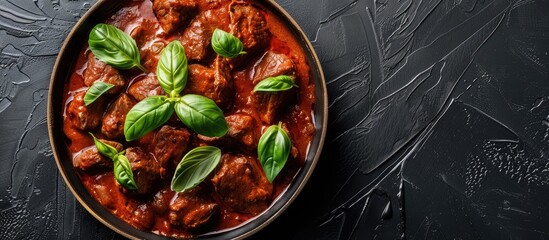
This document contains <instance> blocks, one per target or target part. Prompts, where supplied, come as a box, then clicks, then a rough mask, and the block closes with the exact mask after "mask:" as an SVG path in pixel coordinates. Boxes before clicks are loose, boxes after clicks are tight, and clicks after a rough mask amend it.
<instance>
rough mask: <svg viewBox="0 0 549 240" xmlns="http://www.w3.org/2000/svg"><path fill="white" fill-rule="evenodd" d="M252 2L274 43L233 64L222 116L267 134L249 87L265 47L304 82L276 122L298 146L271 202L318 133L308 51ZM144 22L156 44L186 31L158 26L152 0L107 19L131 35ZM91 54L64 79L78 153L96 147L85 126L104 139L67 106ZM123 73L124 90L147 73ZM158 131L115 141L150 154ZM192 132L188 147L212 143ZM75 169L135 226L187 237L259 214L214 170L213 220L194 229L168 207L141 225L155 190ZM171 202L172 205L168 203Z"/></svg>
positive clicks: (68, 131)
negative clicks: (235, 198) (237, 199)
mask: <svg viewBox="0 0 549 240" xmlns="http://www.w3.org/2000/svg"><path fill="white" fill-rule="evenodd" d="M230 3H231V2H230V1H219V2H215V1H214V2H211V1H206V0H204V1H198V11H199V12H203V11H207V10H210V9H228V8H229V4H230ZM253 6H254V7H256V8H258V9H260V11H261V13H262V14H263V15H264V17H265V19H266V22H267V26H268V28H269V31H270V32H271V37H270V42H269V45H268V46H267V47H266V48H265V49H263V50H262V51H261V52H260V53H257V54H255V55H254V56H252V57H250V58H247V59H246V63H244V64H238V65H239V66H236V67H235V66H232V70H231V76H232V83H233V86H234V99H233V102H232V106H231V107H228V108H227V109H228V110H224V114H225V116H229V115H232V114H241V113H242V114H247V115H249V116H252V117H253V118H254V119H255V122H256V123H257V125H256V128H257V129H256V130H257V131H258V132H260V133H261V132H263V131H264V130H265V129H266V128H267V127H269V126H270V125H271V124H270V123H265V122H264V121H262V120H261V117H260V113H259V112H258V110H257V102H256V100H255V98H254V97H253V93H252V89H253V86H254V85H253V83H252V80H253V76H254V74H255V71H256V64H257V62H258V61H260V59H261V57H262V56H263V55H264V53H265V52H267V51H272V52H274V53H278V54H284V55H286V56H288V57H289V58H290V59H291V60H292V62H293V66H294V67H295V77H296V84H297V85H298V86H299V88H297V90H295V92H294V93H295V97H294V98H293V99H292V100H291V101H290V102H289V103H290V104H289V105H287V106H283V107H284V108H285V109H284V110H283V111H282V113H281V114H280V115H279V116H278V118H277V121H276V122H278V121H281V122H282V123H283V124H284V126H285V127H286V128H287V130H289V135H290V138H291V140H292V144H293V146H294V148H293V149H292V154H291V155H290V158H289V159H288V162H287V163H286V166H285V167H284V169H283V170H282V172H281V173H280V175H279V176H278V177H277V178H276V179H275V181H274V182H273V194H272V199H271V204H272V201H274V200H275V199H277V197H278V196H279V195H280V194H281V193H282V192H283V191H284V190H285V189H286V188H287V187H288V185H289V184H290V183H291V181H292V179H293V177H294V176H295V175H296V173H297V172H298V171H299V169H300V168H301V167H302V165H303V163H304V161H305V159H306V153H307V150H308V146H309V144H310V142H311V139H312V138H313V135H314V130H315V127H314V125H313V122H312V121H313V120H312V112H313V108H314V104H315V92H314V89H315V86H314V83H313V80H312V79H311V77H310V69H309V66H308V64H307V61H306V58H305V55H304V51H303V49H301V47H300V45H299V43H298V41H297V40H296V39H295V38H294V36H293V35H292V33H291V32H290V31H289V30H288V29H287V28H286V26H284V24H283V23H282V22H281V21H280V20H279V19H278V18H277V17H276V16H274V15H273V14H272V13H271V12H269V11H268V10H266V9H264V8H262V7H261V6H260V5H257V4H253ZM221 11H223V10H221ZM144 21H150V22H153V23H155V24H153V26H154V28H153V29H148V30H147V31H146V32H148V33H153V35H154V36H153V37H152V38H154V39H155V40H153V41H152V42H155V41H158V42H170V41H172V40H180V38H181V34H182V32H183V31H184V28H185V27H183V28H182V29H179V30H176V31H174V32H173V33H171V34H166V33H165V32H164V31H163V29H162V28H160V25H158V24H156V23H157V21H158V20H157V18H156V16H155V13H154V12H153V10H152V3H151V2H150V1H149V0H145V1H127V2H125V3H124V5H123V7H122V8H121V9H120V10H118V11H117V12H116V13H115V14H114V15H113V17H112V18H110V19H106V20H105V22H106V23H109V24H113V25H115V26H117V27H118V28H120V29H122V30H123V31H125V32H126V33H128V34H132V32H133V31H134V30H135V29H136V27H138V26H140V25H142V24H143V22H144ZM223 24H224V25H226V28H227V29H228V28H229V24H230V22H223ZM186 27H187V26H186ZM150 42H151V41H149V43H150ZM153 45H154V44H153ZM153 45H151V46H148V47H149V48H154V47H155V46H153ZM138 47H140V48H141V47H142V46H139V44H138ZM89 53H90V51H89V49H88V48H87V45H85V46H83V48H82V49H81V50H80V56H79V58H78V59H77V61H76V63H75V64H74V70H73V73H72V76H71V78H70V81H69V82H67V83H66V84H65V95H64V99H65V102H66V104H65V116H64V129H63V130H64V133H65V135H66V144H67V147H68V149H69V151H70V152H71V153H72V154H73V156H77V155H78V154H79V153H81V151H82V150H83V149H86V148H88V147H90V146H92V145H93V140H92V138H91V137H90V135H89V134H88V132H92V133H94V134H95V135H96V136H98V137H99V138H105V137H104V136H103V135H102V134H101V130H100V127H97V128H95V129H93V130H90V131H83V130H80V129H78V128H76V127H75V126H74V125H73V123H72V121H71V120H70V119H69V117H67V114H66V111H67V106H68V105H69V104H70V102H71V101H72V99H73V96H74V95H75V94H77V93H80V92H82V91H86V89H87V86H86V85H85V84H84V74H83V73H84V71H85V69H86V68H87V66H88V58H87V56H88V54H89ZM213 55H214V54H211V55H210V56H209V57H207V58H206V59H205V60H202V61H193V60H189V64H200V65H203V66H207V67H212V66H213V65H214V59H215V56H213ZM142 58H147V56H143V54H142ZM236 61H238V60H236ZM142 62H143V64H144V65H145V67H146V68H148V70H149V71H150V72H151V73H150V74H149V75H151V74H152V73H154V72H155V70H156V69H155V66H156V64H157V60H155V59H154V58H148V59H142ZM235 65H236V64H235ZM120 73H121V74H122V76H123V77H124V78H125V79H126V81H127V85H126V90H125V92H126V93H127V91H128V89H129V87H130V86H131V85H132V84H133V83H135V82H138V81H139V80H142V79H143V78H145V77H146V76H147V74H145V73H143V72H141V71H139V70H137V69H132V70H128V71H122V70H121V71H120ZM116 98H117V96H112V97H109V99H108V101H109V102H110V103H112V102H113V101H114V100H115V99H116ZM169 124H170V125H173V126H177V127H182V128H184V126H183V125H182V123H181V122H179V120H178V119H177V118H176V117H173V118H172V120H170V121H169ZM274 124H276V123H274ZM157 132H158V129H157V130H155V131H153V132H151V133H149V134H147V135H146V136H144V137H143V138H141V139H139V140H137V141H134V142H126V141H124V140H122V139H112V140H115V141H118V142H120V143H122V144H123V146H124V148H125V149H126V148H128V147H140V148H142V149H145V150H146V151H148V152H152V149H151V147H150V145H151V144H150V143H151V141H152V138H153V137H154V134H156V133H157ZM190 132H191V140H190V146H191V148H190V149H192V148H193V147H197V146H203V145H208V143H207V142H205V141H203V140H201V139H200V138H198V137H197V136H196V133H194V132H192V131H190ZM220 148H221V149H222V152H223V153H224V154H225V153H234V154H243V155H246V156H251V157H253V158H255V159H257V150H256V149H255V148H254V149H246V148H235V147H234V146H232V145H228V146H220ZM75 171H76V172H77V173H78V175H79V176H80V179H81V180H82V182H83V183H84V185H85V186H86V188H87V189H88V192H89V193H90V194H91V195H92V196H93V197H94V198H96V199H97V200H98V202H99V203H100V204H102V205H103V206H105V207H106V208H107V209H109V211H111V212H112V213H113V214H114V215H116V216H117V217H119V218H120V219H122V220H124V221H126V222H128V223H130V224H131V225H133V226H134V227H136V228H139V229H143V230H145V231H152V232H154V233H157V234H161V235H167V236H181V237H184V236H192V235H200V234H204V233H208V232H212V231H220V230H224V229H228V228H232V227H236V226H238V225H240V224H241V223H243V222H246V221H247V220H249V219H251V218H253V217H254V216H257V215H258V214H260V213H257V214H251V213H243V212H239V211H236V210H234V209H232V208H231V207H230V206H227V205H226V204H224V203H223V201H222V200H221V199H220V196H219V194H218V193H217V192H216V191H215V190H214V187H213V186H212V184H211V183H210V179H211V176H210V177H208V178H207V179H206V180H205V181H204V182H203V183H202V184H201V185H200V187H201V188H202V189H204V191H205V192H207V194H208V195H209V197H211V198H212V199H214V201H215V202H216V203H218V204H219V206H220V210H219V215H218V216H216V217H215V218H214V219H213V220H212V221H210V222H209V223H208V224H207V225H206V226H203V227H201V228H200V229H192V230H190V229H187V228H184V227H182V226H177V225H173V224H171V223H170V221H169V216H168V215H169V211H165V212H163V213H156V212H155V213H154V219H153V220H154V224H153V225H152V227H150V228H149V227H143V226H140V224H136V223H135V221H132V220H131V219H132V218H135V217H136V214H137V215H138V211H136V209H139V208H140V207H144V208H151V207H152V204H153V201H154V195H155V194H154V193H152V194H149V195H145V196H135V195H132V194H129V193H127V191H126V190H125V189H122V187H120V186H119V185H118V184H117V182H116V180H115V178H114V176H113V172H112V169H110V170H94V171H81V170H79V169H76V168H75ZM215 171H216V170H214V173H213V174H215ZM172 174H173V169H171V170H170V171H169V177H168V178H166V179H161V180H160V181H159V182H158V183H157V184H156V187H155V190H154V192H163V193H164V196H165V198H166V199H173V198H174V196H175V193H174V192H172V191H171V190H170V180H171V176H172ZM105 194H107V195H108V196H109V197H108V200H102V198H101V197H100V195H105ZM166 204H169V202H168V203H166ZM137 217H139V216H137ZM137 222H139V221H137Z"/></svg>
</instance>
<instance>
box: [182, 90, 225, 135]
mask: <svg viewBox="0 0 549 240" xmlns="http://www.w3.org/2000/svg"><path fill="white" fill-rule="evenodd" d="M175 113H176V114H177V116H178V117H179V119H181V121H182V122H183V123H184V124H185V125H187V126H188V127H189V128H191V129H192V130H194V131H195V132H198V133H200V134H202V135H205V136H210V137H222V136H224V135H225V134H226V133H227V131H229V127H228V126H227V122H226V121H225V117H224V116H223V112H222V111H221V109H219V107H217V105H216V104H215V102H214V101H213V100H211V99H209V98H207V97H204V96H200V95H195V94H187V95H185V96H183V97H181V99H180V101H179V102H176V103H175Z"/></svg>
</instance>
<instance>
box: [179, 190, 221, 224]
mask: <svg viewBox="0 0 549 240" xmlns="http://www.w3.org/2000/svg"><path fill="white" fill-rule="evenodd" d="M218 213H219V205H218V204H217V203H215V202H214V201H213V200H212V199H210V198H208V197H207V196H206V194H205V193H204V191H203V189H202V188H201V186H200V185H199V186H197V187H195V188H193V189H190V190H187V191H185V192H180V193H176V195H175V196H174V198H173V199H172V201H171V204H170V215H169V218H170V223H171V224H173V225H176V226H183V227H185V228H187V229H196V228H199V227H201V226H204V225H205V224H206V223H208V222H210V221H211V220H213V218H214V216H215V215H217V214H218Z"/></svg>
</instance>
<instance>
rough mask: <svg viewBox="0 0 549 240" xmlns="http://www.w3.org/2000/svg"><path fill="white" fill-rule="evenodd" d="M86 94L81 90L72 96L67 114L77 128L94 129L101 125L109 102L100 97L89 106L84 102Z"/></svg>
mask: <svg viewBox="0 0 549 240" xmlns="http://www.w3.org/2000/svg"><path fill="white" fill-rule="evenodd" d="M84 95H86V92H79V93H77V94H75V95H74V96H73V97H72V101H71V102H70V103H69V106H68V107H67V113H66V114H67V117H68V118H69V119H70V120H71V123H72V125H74V127H76V128H77V129H80V130H92V129H94V128H96V127H97V126H99V123H100V122H101V116H103V111H104V110H105V108H106V106H107V104H106V103H107V102H106V101H105V99H104V98H102V97H100V98H99V99H97V100H96V101H95V102H93V103H91V104H90V105H89V106H86V104H84Z"/></svg>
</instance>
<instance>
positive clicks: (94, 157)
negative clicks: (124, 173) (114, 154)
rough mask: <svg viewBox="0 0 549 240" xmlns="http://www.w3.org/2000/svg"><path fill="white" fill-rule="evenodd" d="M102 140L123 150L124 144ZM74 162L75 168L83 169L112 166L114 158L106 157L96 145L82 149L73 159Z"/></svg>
mask: <svg viewBox="0 0 549 240" xmlns="http://www.w3.org/2000/svg"><path fill="white" fill-rule="evenodd" d="M100 141H101V142H103V143H106V144H109V145H111V146H113V147H114V148H116V150H118V151H122V144H120V143H117V142H113V141H108V140H103V139H100ZM72 164H73V166H74V167H75V168H78V169H80V170H83V171H87V170H90V169H101V168H112V160H111V159H109V158H107V157H104V156H103V155H101V154H100V153H99V151H97V148H96V147H95V145H92V146H89V147H87V148H84V149H82V151H80V152H79V153H77V154H76V156H75V157H74V158H73V160H72Z"/></svg>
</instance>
